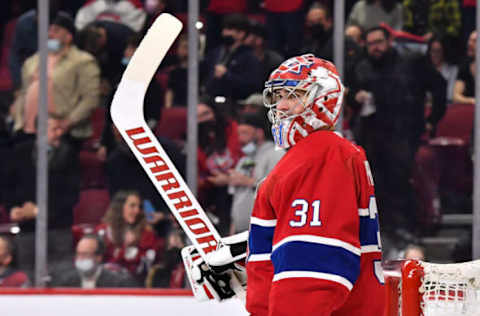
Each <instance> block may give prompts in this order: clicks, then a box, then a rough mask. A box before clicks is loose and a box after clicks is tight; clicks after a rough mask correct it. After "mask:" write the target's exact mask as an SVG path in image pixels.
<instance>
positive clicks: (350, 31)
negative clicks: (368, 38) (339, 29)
mask: <svg viewBox="0 0 480 316" xmlns="http://www.w3.org/2000/svg"><path fill="white" fill-rule="evenodd" d="M345 36H346V37H348V38H350V39H351V40H353V41H354V42H355V43H356V44H357V45H358V46H359V47H362V48H363V47H365V40H364V34H363V28H362V27H361V26H360V25H357V24H350V25H347V26H346V27H345Z"/></svg>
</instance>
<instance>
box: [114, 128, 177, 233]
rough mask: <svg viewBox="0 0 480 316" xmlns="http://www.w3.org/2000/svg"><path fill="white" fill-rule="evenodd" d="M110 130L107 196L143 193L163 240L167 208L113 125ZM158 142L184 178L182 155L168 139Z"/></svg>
mask: <svg viewBox="0 0 480 316" xmlns="http://www.w3.org/2000/svg"><path fill="white" fill-rule="evenodd" d="M110 126H111V128H112V129H113V134H114V141H113V142H114V144H113V149H112V150H111V152H109V153H108V157H107V160H106V163H105V171H106V175H107V180H108V181H107V183H108V190H109V192H110V196H114V195H116V194H117V192H119V191H130V190H135V191H138V192H142V196H143V198H144V199H147V200H149V201H150V202H151V203H152V204H153V208H154V209H155V210H156V212H155V213H154V215H153V219H152V222H151V224H155V230H156V231H157V233H158V235H159V236H160V237H165V234H166V233H167V232H168V229H169V226H170V221H169V220H168V216H167V214H170V211H169V209H168V206H167V205H166V204H165V202H164V201H163V199H162V198H161V196H160V195H159V194H158V191H157V189H156V188H155V187H154V185H153V184H152V182H151V181H150V179H149V178H148V176H147V174H146V173H145V171H144V170H143V168H142V166H141V165H140V164H139V163H138V161H137V159H136V158H135V156H134V155H133V153H132V152H131V151H130V149H129V148H128V145H127V144H126V143H125V141H124V140H123V138H122V137H121V136H120V134H119V132H118V131H117V129H116V128H115V127H114V126H113V125H110ZM158 141H159V142H160V144H161V145H162V147H163V148H164V149H165V151H166V152H167V154H168V156H169V157H170V159H171V160H172V161H173V163H174V164H175V166H176V167H177V170H179V172H180V174H182V175H183V174H184V170H185V155H184V154H182V153H181V152H180V150H179V149H178V147H177V145H176V144H175V143H173V142H172V141H170V140H169V139H166V138H163V137H158ZM119 170H122V172H118V171H119Z"/></svg>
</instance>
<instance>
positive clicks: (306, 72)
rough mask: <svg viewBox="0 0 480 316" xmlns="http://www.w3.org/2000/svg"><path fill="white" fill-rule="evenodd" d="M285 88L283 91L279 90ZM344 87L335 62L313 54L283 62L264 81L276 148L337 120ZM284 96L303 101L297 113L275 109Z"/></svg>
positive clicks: (296, 140) (265, 101)
mask: <svg viewBox="0 0 480 316" xmlns="http://www.w3.org/2000/svg"><path fill="white" fill-rule="evenodd" d="M280 90H284V93H279V92H280ZM343 93H344V87H343V85H342V83H341V81H340V76H339V75H338V72H337V69H336V67H335V65H333V64H332V63H331V62H329V61H326V60H324V59H321V58H317V57H315V56H313V55H312V54H307V55H302V56H297V57H292V58H290V59H288V60H286V61H284V62H283V63H282V64H281V65H280V66H279V67H278V68H277V69H275V70H274V71H273V72H272V74H271V75H270V77H269V79H268V81H267V82H265V90H264V91H263V102H264V105H265V106H266V107H267V108H269V109H270V110H269V111H268V118H269V120H270V122H271V123H272V134H273V140H274V142H275V144H276V146H277V148H288V147H291V146H293V145H295V144H296V143H297V142H298V141H299V140H300V139H302V138H305V137H307V136H308V135H309V134H311V133H312V132H314V131H316V130H318V129H321V128H333V127H334V126H335V124H336V123H337V120H338V117H339V114H340V110H341V106H342V101H343ZM284 98H294V99H295V100H296V102H298V103H301V104H303V108H304V110H303V112H302V113H299V114H294V113H291V111H282V110H280V109H278V108H277V106H278V105H279V103H280V102H282V100H283V99H284Z"/></svg>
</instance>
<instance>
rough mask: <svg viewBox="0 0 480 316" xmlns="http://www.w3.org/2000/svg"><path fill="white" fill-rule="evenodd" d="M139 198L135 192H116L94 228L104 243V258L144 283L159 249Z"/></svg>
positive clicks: (157, 241)
mask: <svg viewBox="0 0 480 316" xmlns="http://www.w3.org/2000/svg"><path fill="white" fill-rule="evenodd" d="M141 201H142V200H141V198H140V195H139V194H138V193H136V192H134V191H119V192H117V193H116V194H115V195H114V196H113V199H112V202H111V203H110V206H109V207H108V210H107V213H106V214H105V217H104V218H103V223H102V224H100V225H99V226H98V227H97V228H96V231H97V233H98V235H99V236H100V237H101V238H102V239H103V241H104V243H105V245H106V251H105V256H104V261H105V262H110V263H115V264H118V265H119V266H122V267H124V268H126V269H128V271H130V273H132V275H134V276H135V277H136V278H137V279H138V280H139V281H140V280H141V281H142V282H143V280H144V279H145V276H146V274H147V272H148V270H149V269H150V267H151V266H152V264H153V263H154V262H155V260H156V259H157V256H158V251H159V250H160V249H158V247H159V240H158V239H157V237H156V236H155V232H154V230H153V228H152V227H151V226H150V225H149V224H148V223H147V220H146V218H145V213H144V212H143V210H142V206H141Z"/></svg>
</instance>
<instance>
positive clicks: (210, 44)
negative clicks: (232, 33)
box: [175, 0, 247, 53]
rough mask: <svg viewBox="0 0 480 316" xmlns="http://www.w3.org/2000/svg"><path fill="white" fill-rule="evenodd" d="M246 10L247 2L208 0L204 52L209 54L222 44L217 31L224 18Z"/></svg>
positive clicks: (240, 0) (242, 0) (243, 0)
mask: <svg viewBox="0 0 480 316" xmlns="http://www.w3.org/2000/svg"><path fill="white" fill-rule="evenodd" d="M175 2H178V1H175ZM246 9H247V0H210V1H209V3H208V7H207V10H206V15H207V23H206V26H207V31H206V33H207V34H206V35H207V43H206V46H207V47H206V51H207V53H209V52H210V51H211V50H212V49H215V48H217V47H218V46H220V45H221V44H222V35H221V32H219V30H221V29H222V21H223V19H224V18H225V16H227V15H229V14H233V13H245V11H246Z"/></svg>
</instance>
